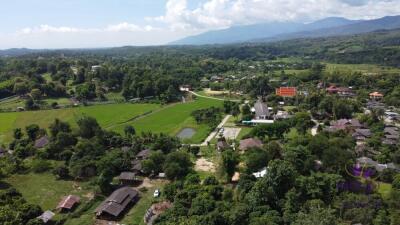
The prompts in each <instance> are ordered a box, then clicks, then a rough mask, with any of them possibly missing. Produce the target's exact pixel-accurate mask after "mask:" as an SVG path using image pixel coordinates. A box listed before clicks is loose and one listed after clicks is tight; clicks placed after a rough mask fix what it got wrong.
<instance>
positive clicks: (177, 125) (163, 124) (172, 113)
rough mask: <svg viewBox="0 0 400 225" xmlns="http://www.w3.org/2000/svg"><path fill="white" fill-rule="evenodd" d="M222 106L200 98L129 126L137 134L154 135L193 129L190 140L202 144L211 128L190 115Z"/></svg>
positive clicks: (159, 112) (168, 107) (151, 115)
mask: <svg viewBox="0 0 400 225" xmlns="http://www.w3.org/2000/svg"><path fill="white" fill-rule="evenodd" d="M212 106H215V107H218V106H222V101H218V100H212V99H206V98H198V100H196V101H194V102H188V103H179V104H176V105H173V106H166V107H164V108H163V109H161V110H159V111H157V112H156V113H153V114H150V115H148V116H146V117H143V118H140V119H138V120H136V121H133V122H130V123H128V124H130V125H132V126H134V127H135V129H136V131H137V132H139V133H140V132H144V131H145V132H146V131H151V132H154V133H166V134H170V135H176V134H178V133H179V131H181V130H182V129H183V128H193V129H195V130H196V133H195V134H194V136H193V137H192V138H191V139H190V140H188V141H191V142H194V143H200V142H201V141H202V140H203V139H204V138H205V137H206V136H207V135H208V133H209V131H210V130H209V126H208V125H205V124H197V123H196V121H195V120H194V119H193V117H192V116H191V115H190V114H191V113H192V112H193V111H195V110H198V109H204V108H208V107H212ZM125 126H126V124H122V125H120V126H117V127H115V129H114V128H113V129H114V130H116V131H117V132H122V131H123V129H124V127H125Z"/></svg>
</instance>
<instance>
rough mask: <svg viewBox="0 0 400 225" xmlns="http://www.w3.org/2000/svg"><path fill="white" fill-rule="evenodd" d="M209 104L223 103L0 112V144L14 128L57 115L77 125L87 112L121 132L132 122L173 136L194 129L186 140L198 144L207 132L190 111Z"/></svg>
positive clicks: (219, 103)
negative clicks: (187, 129) (183, 130)
mask: <svg viewBox="0 0 400 225" xmlns="http://www.w3.org/2000/svg"><path fill="white" fill-rule="evenodd" d="M211 106H216V107H218V106H222V101H217V100H212V99H206V98H198V100H196V101H193V102H188V103H178V104H175V105H168V106H164V107H163V108H160V105H157V104H129V103H121V104H110V105H96V106H89V107H77V108H66V109H56V110H41V111H28V112H13V113H0V124H1V126H0V144H1V143H8V142H10V141H11V138H12V130H13V129H14V128H18V127H20V128H25V127H26V126H27V125H29V124H32V123H35V124H38V125H39V126H40V127H42V128H47V127H48V126H49V125H50V124H51V123H52V122H53V121H54V119H56V118H59V119H61V120H63V121H66V122H69V123H71V124H72V126H76V120H77V119H78V118H79V117H80V116H82V115H87V116H91V117H94V118H96V119H97V121H98V122H99V124H100V125H101V126H102V127H103V128H105V129H109V130H113V131H117V132H120V133H122V132H123V130H124V127H125V126H126V125H127V124H130V125H133V126H134V127H135V128H136V130H137V132H139V133H140V132H142V131H151V132H154V133H166V134H169V135H176V134H178V133H179V131H181V130H182V129H183V128H193V129H195V130H196V133H195V135H194V136H193V137H192V138H191V139H190V140H186V141H187V142H195V143H200V142H201V141H202V140H203V139H204V138H205V137H206V136H207V135H208V133H209V127H208V125H205V124H197V123H196V121H195V120H194V119H193V117H191V115H190V114H191V113H192V112H193V111H195V110H198V109H204V108H208V107H211ZM149 112H154V113H152V114H149V115H147V116H144V117H142V118H139V119H137V120H133V121H129V120H131V119H133V118H135V117H138V116H140V115H143V114H145V113H149Z"/></svg>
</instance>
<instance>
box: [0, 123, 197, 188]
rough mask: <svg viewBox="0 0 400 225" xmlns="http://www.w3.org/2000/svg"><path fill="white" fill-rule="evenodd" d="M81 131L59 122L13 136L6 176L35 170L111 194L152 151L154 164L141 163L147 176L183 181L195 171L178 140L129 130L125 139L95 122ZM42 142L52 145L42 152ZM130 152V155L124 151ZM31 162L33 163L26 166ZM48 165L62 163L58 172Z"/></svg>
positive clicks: (5, 160)
mask: <svg viewBox="0 0 400 225" xmlns="http://www.w3.org/2000/svg"><path fill="white" fill-rule="evenodd" d="M77 125H78V129H72V128H71V126H70V125H69V124H68V123H66V122H63V121H60V120H58V119H56V120H55V121H54V122H53V123H52V124H50V126H49V127H48V129H47V130H45V129H42V128H40V127H39V126H38V125H35V124H32V125H29V126H27V127H26V128H25V130H24V131H23V130H22V129H15V130H14V140H13V141H12V142H11V143H10V145H9V148H10V149H11V150H13V151H14V154H13V156H12V157H11V156H10V157H5V158H2V159H1V160H0V165H1V168H0V171H1V173H0V174H1V175H2V176H9V175H12V174H14V173H17V172H23V171H27V170H31V171H33V172H45V171H49V170H52V172H53V173H54V175H56V176H57V177H58V178H59V179H67V178H74V179H89V178H93V177H94V178H95V180H97V182H96V183H97V184H98V187H99V191H101V192H103V193H108V192H109V191H111V190H112V186H111V185H110V183H111V182H112V179H113V177H115V176H116V175H118V174H119V173H120V172H123V171H129V170H131V167H132V161H133V160H134V159H135V156H136V154H137V153H138V152H139V151H141V150H144V149H146V148H148V149H151V151H152V153H151V155H150V158H149V159H147V160H145V161H143V168H144V171H145V173H146V174H148V175H153V174H157V172H161V171H165V172H166V174H167V177H168V178H170V179H177V178H180V177H182V176H185V175H186V174H187V173H188V172H190V171H191V168H192V162H191V160H190V155H189V154H190V153H188V152H176V150H177V149H179V148H180V147H181V143H180V141H179V139H178V138H175V137H170V136H167V135H164V134H152V133H143V134H142V135H136V132H134V128H133V127H130V128H126V129H125V130H126V132H125V135H120V134H117V133H114V132H109V131H106V130H104V129H102V128H101V127H100V125H99V124H98V123H97V121H96V120H95V119H93V118H91V117H82V118H80V119H79V120H78V121H77ZM41 137H48V140H49V143H48V144H47V145H46V146H45V147H43V148H40V149H37V148H35V147H34V143H35V141H36V140H38V139H39V138H41ZM126 146H132V147H129V150H128V151H123V150H121V148H122V147H126ZM26 158H31V159H32V163H30V164H29V166H30V167H27V166H28V165H27V164H25V163H23V161H24V159H26ZM49 160H56V161H60V162H63V163H59V164H58V166H56V167H54V166H53V164H52V163H49Z"/></svg>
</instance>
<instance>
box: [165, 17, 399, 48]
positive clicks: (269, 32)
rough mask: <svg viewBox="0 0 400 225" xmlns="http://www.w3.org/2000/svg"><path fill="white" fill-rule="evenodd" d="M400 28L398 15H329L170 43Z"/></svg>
mask: <svg viewBox="0 0 400 225" xmlns="http://www.w3.org/2000/svg"><path fill="white" fill-rule="evenodd" d="M397 28H400V16H387V17H383V18H380V19H374V20H348V19H345V18H340V17H331V18H326V19H323V20H319V21H316V22H313V23H309V24H301V23H268V24H256V25H249V26H240V27H232V28H228V29H225V30H217V31H210V32H206V33H203V34H200V35H197V36H191V37H187V38H184V39H181V40H178V41H175V42H173V43H171V44H173V45H203V44H230V43H238V42H273V41H281V40H289V39H297V38H316V37H330V36H343V35H352V34H362V33H368V32H372V31H377V30H390V29H397Z"/></svg>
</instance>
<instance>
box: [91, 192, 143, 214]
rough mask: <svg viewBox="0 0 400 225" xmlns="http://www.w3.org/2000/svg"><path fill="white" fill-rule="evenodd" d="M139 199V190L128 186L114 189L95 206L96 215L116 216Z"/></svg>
mask: <svg viewBox="0 0 400 225" xmlns="http://www.w3.org/2000/svg"><path fill="white" fill-rule="evenodd" d="M138 200H139V192H138V191H136V190H135V189H133V188H130V187H122V188H120V189H117V190H115V191H114V192H113V193H112V194H111V195H110V196H109V197H108V198H107V199H106V200H104V202H102V203H101V204H100V206H99V207H97V208H96V210H95V212H96V217H101V218H114V219H115V218H117V217H119V216H120V215H121V214H122V212H124V211H125V210H126V209H128V208H129V207H130V206H131V205H132V204H135V203H136V202H137V201H138Z"/></svg>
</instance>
